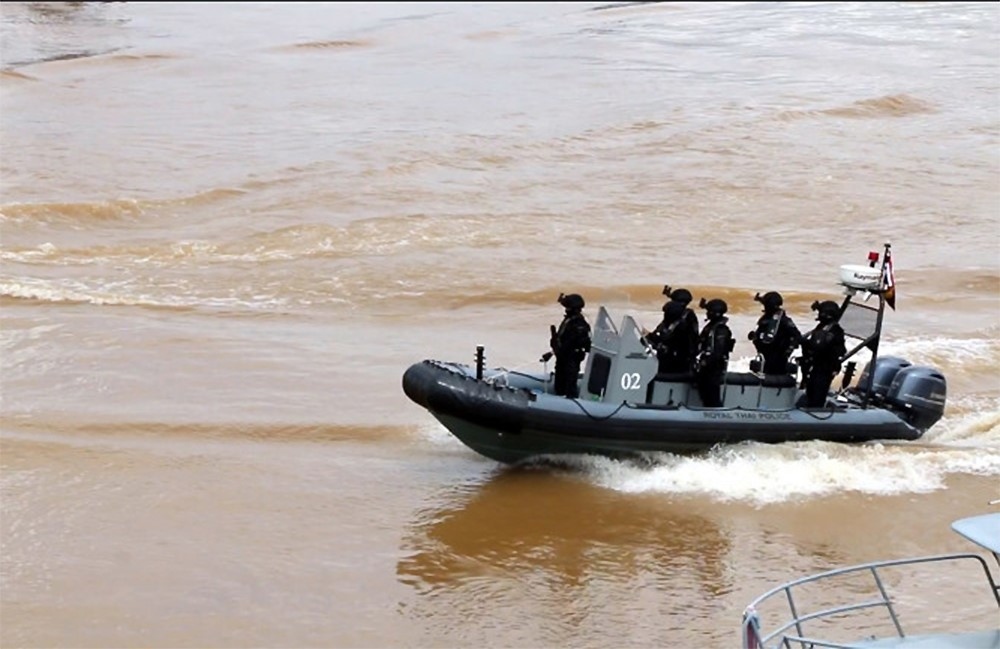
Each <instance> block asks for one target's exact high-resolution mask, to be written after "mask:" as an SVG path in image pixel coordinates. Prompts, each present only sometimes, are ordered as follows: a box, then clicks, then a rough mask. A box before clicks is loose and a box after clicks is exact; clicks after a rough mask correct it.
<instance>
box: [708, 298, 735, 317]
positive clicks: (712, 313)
mask: <svg viewBox="0 0 1000 649" xmlns="http://www.w3.org/2000/svg"><path fill="white" fill-rule="evenodd" d="M702 307H703V308H704V309H705V313H706V314H707V315H708V317H709V319H711V318H721V317H722V316H723V315H725V313H726V311H728V310H729V305H728V304H726V301H725V300H720V299H719V298H715V299H714V300H709V301H708V302H705V301H702Z"/></svg>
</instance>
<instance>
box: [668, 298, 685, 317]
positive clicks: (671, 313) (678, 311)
mask: <svg viewBox="0 0 1000 649" xmlns="http://www.w3.org/2000/svg"><path fill="white" fill-rule="evenodd" d="M685 310H687V307H686V306H684V305H683V304H681V303H680V302H674V301H673V300H671V301H670V302H667V303H666V304H664V305H663V315H664V317H665V318H667V319H668V320H669V321H670V322H673V321H674V320H677V319H678V318H680V317H681V316H682V315H684V311H685Z"/></svg>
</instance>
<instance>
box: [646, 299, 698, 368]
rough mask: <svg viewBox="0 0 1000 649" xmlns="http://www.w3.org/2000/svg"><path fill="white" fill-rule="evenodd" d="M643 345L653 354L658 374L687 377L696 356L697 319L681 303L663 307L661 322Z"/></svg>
mask: <svg viewBox="0 0 1000 649" xmlns="http://www.w3.org/2000/svg"><path fill="white" fill-rule="evenodd" d="M646 342H648V343H649V345H650V346H651V347H652V348H653V349H655V350H656V358H657V360H659V361H660V365H659V369H658V371H659V372H660V374H681V373H689V372H691V371H692V370H693V369H694V358H695V355H696V354H697V353H698V316H696V315H695V314H694V312H693V311H692V310H691V309H688V308H687V307H685V306H684V305H683V304H682V303H680V302H674V301H670V302H667V303H666V304H664V305H663V320H662V321H661V322H660V324H658V325H657V326H656V329H654V330H653V331H652V332H651V333H649V334H647V335H646Z"/></svg>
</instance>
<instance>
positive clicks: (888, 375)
mask: <svg viewBox="0 0 1000 649" xmlns="http://www.w3.org/2000/svg"><path fill="white" fill-rule="evenodd" d="M912 365H913V363H911V362H910V361H908V360H906V359H905V358H900V357H898V356H879V357H878V358H877V359H875V381H874V382H873V383H872V394H871V398H872V401H873V402H875V403H880V402H881V401H883V400H884V399H885V397H886V395H888V394H889V390H890V388H891V386H892V381H893V379H895V378H896V374H897V373H899V371H900V370H902V369H905V368H907V367H911V366H912ZM871 367H872V364H871V363H870V362H869V363H868V364H867V365H865V369H864V371H863V372H861V378H860V379H858V383H857V385H856V387H855V389H856V391H859V392H864V390H865V389H866V388H867V387H868V374H869V372H871V371H872V369H871Z"/></svg>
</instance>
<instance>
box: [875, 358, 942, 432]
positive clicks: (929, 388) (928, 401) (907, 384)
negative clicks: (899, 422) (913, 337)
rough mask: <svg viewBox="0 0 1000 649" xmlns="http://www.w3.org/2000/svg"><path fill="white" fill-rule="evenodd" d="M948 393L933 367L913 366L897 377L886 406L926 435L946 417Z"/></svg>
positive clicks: (893, 381) (890, 389)
mask: <svg viewBox="0 0 1000 649" xmlns="http://www.w3.org/2000/svg"><path fill="white" fill-rule="evenodd" d="M947 392H948V388H947V382H946V381H945V378H944V375H943V374H941V372H939V371H938V370H936V369H935V368H933V367H925V366H923V365H911V366H910V367H904V368H903V369H901V370H899V371H898V372H897V373H896V376H895V378H893V379H892V385H891V386H889V393H888V394H887V395H886V397H885V402H886V404H887V405H888V406H889V407H890V408H892V409H893V410H896V411H898V412H899V413H900V414H901V415H902V416H903V419H905V420H906V422H907V423H908V424H910V425H911V426H913V427H914V428H916V429H917V430H919V431H920V432H924V431H926V430H927V429H928V428H930V427H931V426H933V425H934V424H936V423H937V421H938V420H939V419H941V417H942V415H944V402H945V397H946V396H947Z"/></svg>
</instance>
